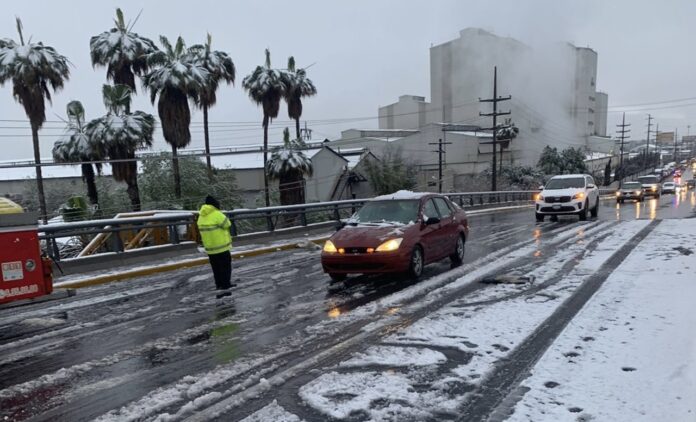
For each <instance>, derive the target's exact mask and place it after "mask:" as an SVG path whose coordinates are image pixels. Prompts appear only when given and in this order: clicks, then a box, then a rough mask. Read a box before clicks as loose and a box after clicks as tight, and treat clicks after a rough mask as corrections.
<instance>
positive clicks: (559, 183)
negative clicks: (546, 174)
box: [544, 177, 585, 190]
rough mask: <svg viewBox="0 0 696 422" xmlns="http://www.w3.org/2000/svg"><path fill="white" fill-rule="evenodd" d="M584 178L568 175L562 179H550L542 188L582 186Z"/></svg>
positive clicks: (583, 185)
mask: <svg viewBox="0 0 696 422" xmlns="http://www.w3.org/2000/svg"><path fill="white" fill-rule="evenodd" d="M584 187H585V178H584V177H568V178H565V177H564V178H562V179H551V180H549V183H547V184H546V186H545V187H544V190H548V189H568V188H584Z"/></svg>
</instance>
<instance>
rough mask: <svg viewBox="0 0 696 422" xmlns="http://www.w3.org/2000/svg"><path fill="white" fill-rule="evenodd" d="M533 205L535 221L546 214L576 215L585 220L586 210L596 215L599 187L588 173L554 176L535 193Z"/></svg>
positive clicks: (593, 215) (553, 215)
mask: <svg viewBox="0 0 696 422" xmlns="http://www.w3.org/2000/svg"><path fill="white" fill-rule="evenodd" d="M535 207H536V221H544V217H545V216H547V215H550V216H552V218H556V217H557V216H559V215H577V216H578V217H580V220H587V214H588V212H589V213H590V214H592V217H597V212H598V210H599V189H598V188H597V185H596V184H595V181H594V179H593V178H592V176H590V175H588V174H566V175H563V176H554V177H552V178H551V179H549V181H548V182H547V183H546V186H545V187H542V191H541V192H540V193H539V194H538V195H537V197H536V201H535Z"/></svg>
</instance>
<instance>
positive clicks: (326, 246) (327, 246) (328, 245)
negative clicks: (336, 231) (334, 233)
mask: <svg viewBox="0 0 696 422" xmlns="http://www.w3.org/2000/svg"><path fill="white" fill-rule="evenodd" d="M324 252H328V253H336V252H338V249H336V246H335V245H334V244H333V242H332V241H330V240H327V241H326V243H324Z"/></svg>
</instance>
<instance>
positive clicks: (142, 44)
mask: <svg viewBox="0 0 696 422" xmlns="http://www.w3.org/2000/svg"><path fill="white" fill-rule="evenodd" d="M115 24H116V25H115V27H114V28H111V29H110V30H109V31H106V32H102V33H101V34H99V35H95V36H93V37H92V38H91V39H90V41H89V49H90V57H91V59H92V66H106V69H107V70H106V75H107V78H108V79H110V80H113V81H114V83H116V84H125V85H128V86H129V87H131V89H133V90H135V77H134V75H138V76H141V75H142V74H143V73H145V72H146V71H147V69H148V65H147V59H146V57H147V55H148V54H151V53H153V52H155V51H157V46H155V43H153V42H152V40H150V39H148V38H145V37H141V36H140V35H138V34H136V33H135V32H131V31H130V30H129V28H128V27H127V25H126V23H125V22H124V19H123V13H122V12H121V9H116V21H115Z"/></svg>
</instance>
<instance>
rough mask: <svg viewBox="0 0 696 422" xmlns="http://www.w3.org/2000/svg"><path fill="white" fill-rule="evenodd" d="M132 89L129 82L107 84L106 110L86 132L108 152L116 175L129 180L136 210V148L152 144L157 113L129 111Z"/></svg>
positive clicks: (120, 179) (104, 89)
mask: <svg viewBox="0 0 696 422" xmlns="http://www.w3.org/2000/svg"><path fill="white" fill-rule="evenodd" d="M131 94H132V91H131V89H130V88H129V87H128V86H126V85H115V86H111V85H104V87H103V89H102V95H103V97H104V106H106V109H107V113H106V115H105V116H103V117H100V118H98V119H94V120H92V121H90V122H89V123H88V124H87V128H86V133H87V136H88V137H89V138H90V139H91V140H92V142H95V143H96V144H98V145H99V148H101V149H102V150H104V151H105V152H106V155H107V156H108V158H109V160H128V161H115V162H112V163H111V167H112V169H113V177H114V179H115V180H117V181H119V182H126V185H128V188H127V190H126V191H127V192H128V197H129V198H130V201H131V206H132V208H133V211H140V191H139V189H138V165H137V163H136V161H135V151H136V150H138V149H144V148H149V147H151V146H152V137H153V133H154V131H155V117H154V116H153V115H151V114H147V113H144V112H142V111H136V112H133V113H130V112H128V111H127V110H129V109H130V103H131Z"/></svg>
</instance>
